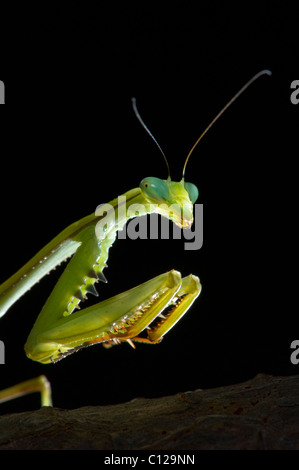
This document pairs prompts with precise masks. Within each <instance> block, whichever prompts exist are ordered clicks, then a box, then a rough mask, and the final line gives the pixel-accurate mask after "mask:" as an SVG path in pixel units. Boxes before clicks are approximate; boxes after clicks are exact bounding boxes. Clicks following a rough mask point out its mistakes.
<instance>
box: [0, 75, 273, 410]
mask: <svg viewBox="0 0 299 470" xmlns="http://www.w3.org/2000/svg"><path fill="white" fill-rule="evenodd" d="M264 74H268V75H269V74H270V72H269V71H267V70H263V71H261V72H259V73H258V74H256V75H255V76H254V77H253V78H252V79H251V80H249V81H248V82H247V83H246V84H245V85H244V86H243V87H242V88H241V89H240V91H239V92H238V93H237V94H236V95H235V96H234V97H233V98H232V99H231V100H230V101H229V102H228V103H227V105H226V106H225V107H224V108H222V110H221V111H220V112H219V113H218V115H217V116H216V117H215V118H214V120H213V121H212V122H211V123H210V124H209V126H208V127H207V128H206V130H205V131H204V132H203V133H202V134H201V136H200V137H199V139H198V140H197V141H196V142H195V144H194V145H193V147H192V148H191V150H190V152H189V154H188V156H187V158H186V161H185V164H184V168H183V174H182V179H181V181H179V182H175V181H172V180H171V178H170V175H169V167H168V163H167V160H166V157H165V155H164V153H163V152H162V150H161V148H160V146H159V145H158V143H157V141H156V140H155V139H154V137H153V135H152V134H151V133H150V131H149V130H148V129H147V127H146V126H145V124H144V123H143V121H142V119H141V118H140V116H139V113H138V111H137V108H136V103H135V101H133V107H134V111H135V114H136V116H137V118H138V119H139V121H140V122H141V124H142V125H143V126H144V128H145V129H146V130H147V132H148V133H149V135H150V136H151V137H152V138H153V140H154V141H155V143H156V144H157V146H158V147H159V149H160V150H161V152H162V155H163V157H164V158H165V161H166V164H167V167H168V178H167V179H166V180H162V179H160V178H157V177H148V178H145V179H143V180H142V181H141V183H140V185H139V186H138V187H137V188H135V189H131V190H129V191H127V192H126V193H124V194H123V195H122V197H121V198H116V199H114V200H112V201H111V202H110V203H109V204H104V205H102V206H100V207H99V208H98V209H97V211H96V212H95V213H93V214H91V215H88V216H87V217H84V218H83V219H81V220H79V221H78V222H75V223H73V224H72V225H70V226H69V227H67V228H66V229H65V230H63V231H62V232H61V233H60V234H59V235H57V237H56V238H54V239H53V240H52V241H51V242H50V243H48V244H47V245H46V246H45V247H44V248H42V249H41V250H40V251H39V252H38V253H37V254H36V255H35V256H34V257H33V258H32V259H31V260H30V261H29V262H28V263H27V264H25V266H23V267H22V268H21V269H20V270H19V271H18V272H17V273H16V274H14V275H13V276H11V277H10V278H9V279H8V280H7V281H6V282H4V283H3V284H2V285H1V286H0V317H1V316H3V315H4V314H5V313H6V311H7V310H8V309H9V308H10V307H11V306H12V305H13V304H14V302H16V301H17V300H18V299H19V298H20V297H21V296H22V295H23V294H25V292H26V291H28V290H29V289H30V288H31V287H32V286H33V285H34V284H36V283H37V282H38V281H39V280H40V279H41V278H42V277H43V276H45V275H46V274H47V273H49V271H51V270H52V269H53V268H54V267H55V266H57V265H58V264H60V263H61V262H62V261H65V260H66V259H68V258H69V257H70V256H72V258H71V260H70V261H69V263H68V265H67V266H66V268H65V270H64V272H63V273H62V275H61V277H60V279H59V280H58V282H57V284H56V286H55V287H54V290H53V292H52V293H51V295H50V296H49V298H48V300H47V301H46V303H45V305H44V307H43V309H42V311H41V312H40V314H39V316H38V317H37V320H36V322H35V324H34V326H33V328H32V331H31V332H30V334H29V337H28V339H27V342H26V344H25V352H26V354H27V356H28V357H29V358H30V359H33V360H35V361H39V362H41V363H43V364H47V363H53V362H56V361H58V360H60V359H62V358H64V357H66V356H67V355H68V354H70V353H72V352H73V351H76V350H78V349H80V348H83V347H85V346H89V345H92V344H96V343H103V344H104V345H105V344H106V345H110V344H119V343H121V342H125V341H126V342H128V343H129V344H130V345H131V346H133V347H134V343H135V342H142V343H159V342H160V341H161V339H162V338H163V336H164V335H165V334H166V333H168V331H169V330H170V329H171V328H172V327H173V326H174V325H175V324H176V323H177V322H178V321H179V320H180V319H181V318H182V316H183V315H184V314H185V313H186V312H187V310H188V309H189V308H190V306H191V305H192V303H193V302H194V301H195V299H196V298H197V296H198V295H199V294H200V291H201V284H200V281H199V279H198V277H197V276H194V275H192V274H190V275H188V276H187V277H184V278H182V277H181V274H180V273H179V272H178V271H175V270H174V269H173V270H171V271H169V272H166V273H164V274H160V275H158V276H157V277H155V278H153V279H151V280H149V281H147V282H145V283H144V284H141V285H140V286H138V287H135V288H133V289H130V290H128V291H126V292H123V293H121V294H118V295H116V296H114V297H112V298H110V299H108V300H105V301H103V302H99V303H96V304H95V305H92V306H90V307H87V308H85V309H82V310H81V309H80V307H81V302H82V301H83V300H84V299H86V297H87V295H88V294H89V293H90V294H94V295H98V294H97V291H96V289H95V284H96V283H97V282H98V281H99V280H100V281H104V282H105V281H106V278H105V276H104V274H103V270H104V268H105V267H106V262H107V258H108V253H109V249H110V247H111V246H112V244H113V242H114V241H115V239H116V234H117V231H118V230H121V229H122V228H123V227H124V225H125V224H126V222H127V221H128V220H129V219H130V218H132V217H137V216H141V215H144V214H150V213H158V214H160V215H162V216H164V217H167V218H169V219H170V220H172V221H173V222H174V223H175V224H177V225H178V226H179V227H182V228H188V227H191V225H192V222H193V204H194V203H195V201H196V200H197V197H198V190H197V188H196V186H195V185H194V184H193V183H188V182H185V179H184V175H185V169H186V164H187V162H188V160H189V157H190V155H191V153H192V152H193V150H194V148H195V147H196V145H197V144H198V142H199V141H200V140H201V138H202V137H203V135H204V134H205V133H206V132H207V130H208V129H209V128H210V127H211V126H212V125H213V124H214V122H215V121H216V120H217V119H218V118H219V117H220V116H221V114H222V113H223V112H224V111H225V110H226V109H227V108H228V106H230V105H231V103H232V102H233V101H234V100H235V99H236V98H237V97H238V96H239V95H240V94H241V93H242V92H243V91H244V90H245V89H246V88H247V87H248V86H249V85H250V84H251V83H252V82H253V81H255V80H256V79H257V78H258V77H260V76H261V75H264ZM120 200H121V203H119V201H120ZM133 207H134V210H132V208H133ZM136 207H138V211H136ZM163 312H164V314H163ZM143 331H146V335H144V334H143V335H141V333H142V332H143ZM37 390H39V391H41V392H42V404H43V405H50V404H51V399H50V392H49V386H48V383H47V381H46V379H45V378H44V377H40V378H37V379H33V380H31V381H30V380H29V381H28V382H25V383H23V384H19V385H16V386H14V387H12V388H11V389H6V390H4V391H2V392H0V402H1V401H4V400H7V399H10V398H12V397H14V396H19V395H21V394H24V393H28V392H30V391H37Z"/></svg>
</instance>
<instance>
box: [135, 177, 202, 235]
mask: <svg viewBox="0 0 299 470" xmlns="http://www.w3.org/2000/svg"><path fill="white" fill-rule="evenodd" d="M140 189H141V191H142V195H143V197H144V198H145V199H146V201H147V202H148V203H150V204H154V205H156V207H157V208H156V210H155V212H157V213H158V214H160V215H162V216H164V217H167V218H169V219H170V220H172V221H173V222H174V223H175V224H176V225H178V226H179V227H180V228H189V227H191V225H192V223H193V204H194V203H195V201H196V200H197V198H198V189H197V187H196V186H195V184H193V183H186V182H185V181H184V179H182V180H181V181H180V182H175V181H171V180H170V178H168V179H167V180H162V179H160V178H156V177H154V176H150V177H148V178H144V179H143V180H142V181H141V183H140Z"/></svg>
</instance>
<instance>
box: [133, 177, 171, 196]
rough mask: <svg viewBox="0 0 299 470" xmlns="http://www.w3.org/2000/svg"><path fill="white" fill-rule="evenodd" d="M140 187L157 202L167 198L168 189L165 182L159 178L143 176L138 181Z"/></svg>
mask: <svg viewBox="0 0 299 470" xmlns="http://www.w3.org/2000/svg"><path fill="white" fill-rule="evenodd" d="M140 189H141V190H142V191H143V192H144V193H145V195H146V196H148V197H149V198H150V199H154V200H155V201H158V202H163V201H166V200H167V199H168V198H169V190H168V187H167V184H166V183H165V182H164V181H163V180H161V179H160V178H155V177H154V176H150V177H148V178H144V179H143V180H142V181H141V183H140Z"/></svg>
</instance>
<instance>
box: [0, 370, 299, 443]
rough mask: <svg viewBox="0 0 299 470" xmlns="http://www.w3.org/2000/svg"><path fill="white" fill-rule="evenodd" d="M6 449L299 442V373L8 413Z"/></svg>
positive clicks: (1, 424)
mask: <svg viewBox="0 0 299 470" xmlns="http://www.w3.org/2000/svg"><path fill="white" fill-rule="evenodd" d="M3 449H105V450H120V449H126V450H132V449H134V450H138V449H149V450H151V449H154V450H195V449H299V376H290V377H271V376H266V375H258V376H256V377H255V378H254V379H252V380H250V381H248V382H245V383H242V384H237V385H230V386H226V387H220V388H217V389H210V390H195V391H190V392H184V393H179V394H177V395H173V396H168V397H162V398H157V399H143V398H137V399H134V400H132V401H130V402H128V403H124V404H119V405H113V406H105V407H104V406H98V407H84V408H79V409H75V410H63V409H58V408H41V409H40V410H36V411H31V412H25V413H16V414H9V415H4V416H0V450H3Z"/></svg>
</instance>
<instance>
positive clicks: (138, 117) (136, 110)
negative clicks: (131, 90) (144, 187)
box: [132, 98, 170, 180]
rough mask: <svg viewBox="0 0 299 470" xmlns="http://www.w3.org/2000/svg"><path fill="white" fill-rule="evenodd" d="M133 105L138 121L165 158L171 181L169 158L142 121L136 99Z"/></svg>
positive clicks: (133, 99) (133, 100)
mask: <svg viewBox="0 0 299 470" xmlns="http://www.w3.org/2000/svg"><path fill="white" fill-rule="evenodd" d="M132 105H133V110H134V113H135V115H136V117H137V119H138V121H139V122H140V124H141V125H142V126H143V127H144V129H145V130H146V132H147V133H148V135H149V136H151V138H152V139H153V141H154V142H155V144H156V145H157V147H158V149H159V150H160V152H161V153H162V155H163V157H164V160H165V163H166V166H167V171H168V177H167V179H169V180H170V170H169V165H168V161H167V158H166V156H165V153H164V152H163V150H162V149H161V147H160V145H159V144H158V142H157V140H156V139H155V137H154V136H153V134H152V133H151V131H150V130H149V128H148V127H147V126H146V125H145V124H144V122H143V120H142V119H141V116H140V114H139V112H138V109H137V105H136V98H132Z"/></svg>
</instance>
